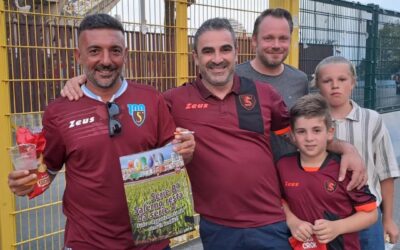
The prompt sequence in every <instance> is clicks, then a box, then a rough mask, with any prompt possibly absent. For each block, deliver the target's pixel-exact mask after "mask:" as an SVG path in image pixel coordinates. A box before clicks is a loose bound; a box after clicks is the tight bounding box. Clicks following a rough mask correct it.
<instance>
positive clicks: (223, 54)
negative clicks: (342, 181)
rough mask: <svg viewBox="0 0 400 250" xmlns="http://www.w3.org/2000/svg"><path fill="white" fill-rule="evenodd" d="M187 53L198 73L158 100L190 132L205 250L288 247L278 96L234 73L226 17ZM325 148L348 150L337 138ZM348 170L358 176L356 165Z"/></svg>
mask: <svg viewBox="0 0 400 250" xmlns="http://www.w3.org/2000/svg"><path fill="white" fill-rule="evenodd" d="M193 56H194V59H195V61H196V64H197V66H198V68H199V71H200V74H199V76H198V78H197V79H196V80H195V81H194V82H193V83H187V84H185V85H184V86H181V87H178V88H175V89H171V90H168V91H167V92H165V93H164V97H165V99H166V100H167V102H168V105H169V108H170V111H171V113H172V116H173V117H174V120H175V122H176V124H177V125H180V126H182V127H185V128H188V129H191V130H193V131H195V132H196V151H195V152H194V154H193V159H192V161H191V162H190V163H189V164H188V165H187V169H188V173H189V177H190V180H191V183H192V190H193V197H194V203H195V210H196V211H197V212H198V213H199V214H200V215H201V221H200V236H201V239H202V243H203V246H204V249H216V250H217V249H218V250H219V249H243V250H247V249H291V247H290V245H289V243H288V238H289V230H288V228H287V226H286V223H285V217H284V214H283V211H282V208H281V202H280V199H281V195H280V190H279V182H278V177H277V172H276V169H275V166H274V163H273V158H272V153H271V147H270V143H269V136H270V131H274V132H275V133H276V134H279V135H285V134H286V132H288V127H289V123H288V122H289V119H288V113H287V110H286V106H285V104H284V102H283V101H282V98H281V97H280V95H279V94H278V93H277V92H276V91H275V90H274V89H273V88H272V87H271V86H270V85H269V84H263V83H260V82H258V81H251V80H248V79H246V78H240V77H238V76H237V75H235V73H234V68H235V62H236V60H237V48H236V39H235V34H234V31H233V29H232V27H231V25H230V23H229V21H228V20H227V19H221V18H214V19H210V20H208V21H206V22H205V23H203V24H202V26H201V27H200V28H199V29H198V30H197V32H196V35H195V38H194V51H193ZM79 81H80V80H79V79H77V78H75V79H74V83H71V82H70V83H67V85H68V87H66V88H65V89H64V95H67V96H68V98H70V99H71V100H72V99H76V98H78V97H79V91H78V92H76V91H75V90H76V89H77V88H76V86H77V83H78V82H79ZM74 84H75V85H74ZM70 85H74V86H70ZM78 90H79V88H78ZM71 91H72V92H73V93H71ZM330 149H331V150H332V151H336V152H343V151H344V149H346V150H349V149H350V151H352V150H353V148H352V147H351V146H350V145H348V144H346V145H345V144H342V143H339V142H337V141H336V142H334V143H332V144H331V145H330ZM346 152H347V151H346ZM353 152H356V151H353ZM352 158H354V156H352ZM357 159H359V158H357ZM342 165H343V166H342V168H344V169H346V166H347V165H346V164H342ZM353 170H357V171H353V172H355V173H356V176H355V177H353V178H354V179H358V177H359V176H360V172H362V166H355V167H354V168H353ZM344 172H345V171H344ZM360 179H362V178H360ZM355 182H356V183H357V181H355Z"/></svg>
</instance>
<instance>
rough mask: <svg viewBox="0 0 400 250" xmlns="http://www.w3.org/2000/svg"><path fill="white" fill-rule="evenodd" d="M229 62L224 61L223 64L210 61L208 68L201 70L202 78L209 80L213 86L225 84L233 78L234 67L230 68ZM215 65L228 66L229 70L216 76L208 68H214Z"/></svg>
mask: <svg viewBox="0 0 400 250" xmlns="http://www.w3.org/2000/svg"><path fill="white" fill-rule="evenodd" d="M229 65H230V64H229V63H227V62H222V63H221V64H219V65H217V64H214V63H208V64H207V65H206V68H205V69H203V70H201V72H200V74H201V76H202V78H203V79H204V80H205V81H207V82H208V83H209V84H211V85H213V86H225V85H226V84H228V83H229V82H230V81H231V80H232V79H233V74H234V68H233V67H230V68H229ZM213 67H227V72H226V73H225V74H224V75H220V76H215V75H213V74H212V73H211V72H208V71H207V69H212V68H213Z"/></svg>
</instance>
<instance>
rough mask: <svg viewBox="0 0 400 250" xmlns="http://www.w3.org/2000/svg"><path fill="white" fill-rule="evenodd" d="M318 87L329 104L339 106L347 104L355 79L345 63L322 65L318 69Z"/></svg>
mask: <svg viewBox="0 0 400 250" xmlns="http://www.w3.org/2000/svg"><path fill="white" fill-rule="evenodd" d="M318 78H319V79H318V84H317V86H318V88H319V91H320V93H321V95H322V96H324V97H325V98H326V100H327V101H328V103H329V105H330V106H331V107H333V108H339V107H342V106H344V105H348V104H349V99H350V96H351V91H352V90H353V88H354V85H355V80H354V77H353V75H352V74H351V72H350V69H349V66H348V65H347V64H345V63H332V64H327V65H324V66H322V67H321V68H320V70H319V77H318Z"/></svg>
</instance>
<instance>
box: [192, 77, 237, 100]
mask: <svg viewBox="0 0 400 250" xmlns="http://www.w3.org/2000/svg"><path fill="white" fill-rule="evenodd" d="M194 84H195V86H196V87H197V88H198V90H199V92H200V95H201V96H202V97H203V98H204V99H207V98H208V97H210V96H214V95H213V94H212V93H211V92H210V91H209V90H208V89H207V88H206V87H205V86H204V84H203V82H202V76H201V74H198V75H197V78H196V80H195V81H194ZM239 91H240V78H239V76H238V75H236V74H234V75H233V86H232V90H231V92H232V93H234V94H236V95H238V94H239Z"/></svg>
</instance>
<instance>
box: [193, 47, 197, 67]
mask: <svg viewBox="0 0 400 250" xmlns="http://www.w3.org/2000/svg"><path fill="white" fill-rule="evenodd" d="M192 56H193V60H194V62H195V64H196V66H199V63H198V62H199V56H198V54H197V52H196V50H192Z"/></svg>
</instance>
